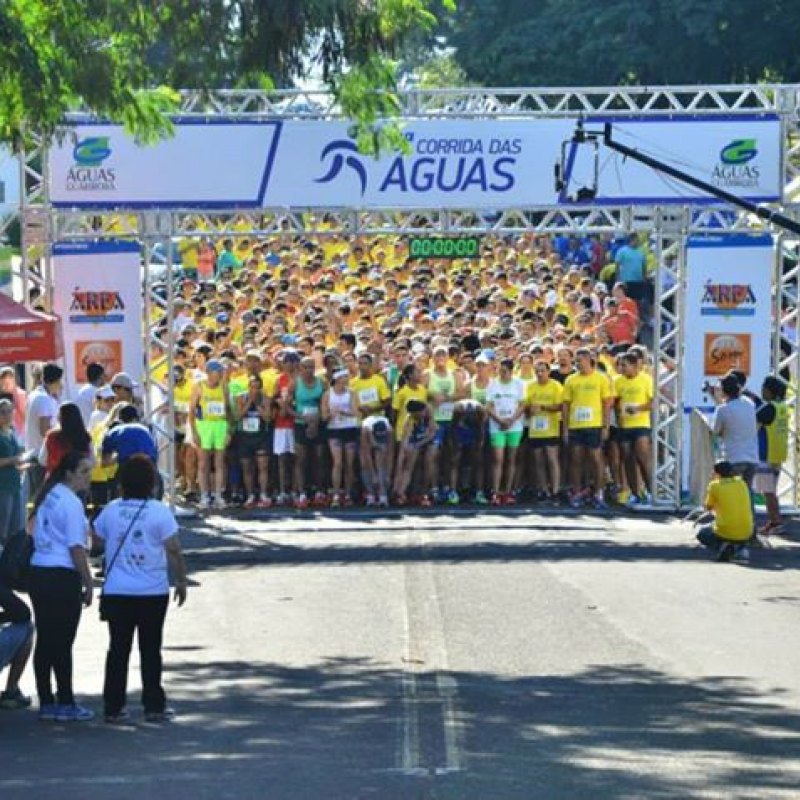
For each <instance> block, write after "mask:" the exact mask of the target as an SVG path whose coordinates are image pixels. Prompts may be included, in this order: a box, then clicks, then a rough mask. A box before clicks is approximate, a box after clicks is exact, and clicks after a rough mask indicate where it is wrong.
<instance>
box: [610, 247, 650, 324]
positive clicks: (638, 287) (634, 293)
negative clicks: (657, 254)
mask: <svg viewBox="0 0 800 800" xmlns="http://www.w3.org/2000/svg"><path fill="white" fill-rule="evenodd" d="M614 260H615V261H616V264H617V281H618V282H620V283H624V284H625V286H626V287H627V290H628V296H629V297H630V298H631V299H633V300H635V301H636V304H637V306H638V308H639V309H640V311H641V309H642V308H643V305H644V304H645V303H646V300H647V293H648V287H647V256H646V255H645V252H644V250H643V248H642V247H641V245H640V242H639V235H638V234H636V233H632V234H631V235H630V236H629V237H628V241H627V243H626V244H625V245H623V246H622V247H620V248H619V250H617V254H616V257H615V259H614Z"/></svg>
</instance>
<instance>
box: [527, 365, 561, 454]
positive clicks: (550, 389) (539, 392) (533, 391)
mask: <svg viewBox="0 0 800 800" xmlns="http://www.w3.org/2000/svg"><path fill="white" fill-rule="evenodd" d="M563 397H564V387H563V386H562V385H561V384H560V383H559V382H558V381H554V380H553V379H552V378H550V379H549V380H548V381H547V383H545V384H544V385H542V384H541V383H539V382H538V381H533V383H529V384H528V390H527V392H526V393H525V402H526V403H528V404H529V405H536V406H553V405H558V406H560V404H561V401H562V398H563ZM560 420H561V411H539V412H538V413H536V414H533V413H532V414H531V419H530V437H531V439H556V438H558V435H559V433H560V431H561V428H560Z"/></svg>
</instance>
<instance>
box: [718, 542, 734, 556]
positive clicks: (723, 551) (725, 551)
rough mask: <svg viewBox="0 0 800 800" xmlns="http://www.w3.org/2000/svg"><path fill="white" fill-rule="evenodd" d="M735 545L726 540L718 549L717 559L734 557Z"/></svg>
mask: <svg viewBox="0 0 800 800" xmlns="http://www.w3.org/2000/svg"><path fill="white" fill-rule="evenodd" d="M733 553H734V546H733V545H732V544H731V543H730V542H724V543H723V544H721V545H720V547H719V549H718V550H717V557H716V560H717V561H730V560H731V559H732V558H733Z"/></svg>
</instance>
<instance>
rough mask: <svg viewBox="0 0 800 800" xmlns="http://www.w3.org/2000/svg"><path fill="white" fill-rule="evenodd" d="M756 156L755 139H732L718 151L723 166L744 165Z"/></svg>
mask: <svg viewBox="0 0 800 800" xmlns="http://www.w3.org/2000/svg"><path fill="white" fill-rule="evenodd" d="M757 155H758V148H757V147H756V140H755V139H734V140H733V141H732V142H731V143H730V144H727V145H725V147H723V148H722V150H721V151H720V154H719V157H720V160H721V161H722V163H723V164H746V163H747V162H748V161H752V160H753V159H754V158H755V157H756V156H757Z"/></svg>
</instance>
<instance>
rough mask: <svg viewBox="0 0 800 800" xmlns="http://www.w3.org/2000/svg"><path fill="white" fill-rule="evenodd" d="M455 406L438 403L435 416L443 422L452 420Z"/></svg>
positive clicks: (450, 403) (453, 404) (447, 403)
mask: <svg viewBox="0 0 800 800" xmlns="http://www.w3.org/2000/svg"><path fill="white" fill-rule="evenodd" d="M455 405H456V404H455V403H452V402H446V403H439V409H438V412H437V416H438V417H439V418H440V419H443V420H448V419H453V409H454V408H455Z"/></svg>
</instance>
